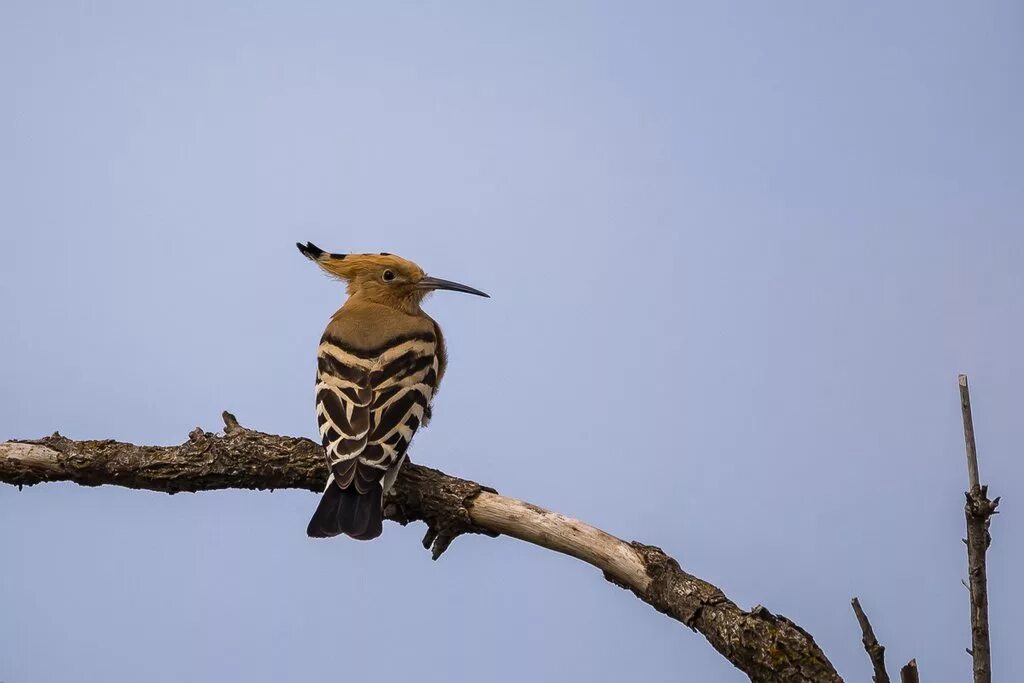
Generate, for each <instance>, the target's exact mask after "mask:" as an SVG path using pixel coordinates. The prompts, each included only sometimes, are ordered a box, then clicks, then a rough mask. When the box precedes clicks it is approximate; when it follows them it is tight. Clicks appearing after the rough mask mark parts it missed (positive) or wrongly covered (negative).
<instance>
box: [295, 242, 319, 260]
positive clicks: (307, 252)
mask: <svg viewBox="0 0 1024 683" xmlns="http://www.w3.org/2000/svg"><path fill="white" fill-rule="evenodd" d="M295 246H297V247H298V248H299V251H301V252H302V255H303V256H305V257H306V258H308V259H309V260H310V261H317V260H319V259H320V257H321V256H323V255H324V250H323V249H321V248H320V247H318V246H316V245H315V244H313V243H312V242H306V243H305V244H302V243H301V242H296V243H295Z"/></svg>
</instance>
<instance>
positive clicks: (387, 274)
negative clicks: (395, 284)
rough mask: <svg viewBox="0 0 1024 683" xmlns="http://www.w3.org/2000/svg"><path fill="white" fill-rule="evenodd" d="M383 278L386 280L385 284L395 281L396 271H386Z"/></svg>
mask: <svg viewBox="0 0 1024 683" xmlns="http://www.w3.org/2000/svg"><path fill="white" fill-rule="evenodd" d="M381 277H383V278H384V281H385V282H390V281H392V280H394V279H395V271H393V270H385V271H384V274H383V275H382V276H381Z"/></svg>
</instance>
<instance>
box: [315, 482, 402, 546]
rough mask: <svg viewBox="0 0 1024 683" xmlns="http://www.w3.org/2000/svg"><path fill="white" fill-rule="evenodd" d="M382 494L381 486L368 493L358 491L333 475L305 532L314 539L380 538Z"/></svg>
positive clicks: (367, 539) (381, 529) (365, 539)
mask: <svg viewBox="0 0 1024 683" xmlns="http://www.w3.org/2000/svg"><path fill="white" fill-rule="evenodd" d="M382 493H383V489H381V487H380V486H372V487H370V490H369V491H367V492H366V493H359V492H358V491H356V487H355V486H350V487H348V488H347V489H343V488H341V487H340V486H338V485H337V484H335V483H334V478H333V477H331V479H330V480H329V481H328V482H327V488H326V489H325V490H324V495H323V497H322V498H321V499H320V505H318V506H317V508H316V512H314V513H313V518H312V519H310V520H309V526H308V527H306V534H307V535H308V536H312V537H313V538H329V537H331V536H337V535H338V534H348V535H349V536H351V537H352V538H354V539H357V540H359V541H369V540H370V539H373V538H377V537H378V536H380V534H381V531H383V526H384V524H383V523H384V510H383V508H382V506H381V495H382Z"/></svg>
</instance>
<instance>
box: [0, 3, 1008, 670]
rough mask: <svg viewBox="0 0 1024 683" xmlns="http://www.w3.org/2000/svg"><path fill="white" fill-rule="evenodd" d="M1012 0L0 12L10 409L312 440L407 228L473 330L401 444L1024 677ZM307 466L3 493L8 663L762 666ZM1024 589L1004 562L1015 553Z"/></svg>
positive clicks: (404, 248)
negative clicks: (853, 605) (329, 491)
mask: <svg viewBox="0 0 1024 683" xmlns="http://www.w3.org/2000/svg"><path fill="white" fill-rule="evenodd" d="M1022 73H1024V10H1022V8H1021V5H1020V3H1015V2H1005V3H992V2H974V3H964V2H919V3H901V2H896V3H835V2H805V3H793V2H773V3H761V2H750V3H733V2H709V3H704V4H700V5H697V4H686V3H681V2H679V3H666V4H652V3H615V4H599V3H575V4H574V3H524V2H516V3H504V4H502V5H498V4H497V3H473V2H466V3H457V2H450V3H443V4H431V5H430V6H427V5H426V4H425V3H415V4H414V3H402V4H391V3H363V4H361V5H360V6H357V5H356V4H355V3H336V2H306V3H285V2H278V3H270V2H248V3H225V2H221V3H209V2H190V3H138V2H123V3H49V2H12V1H10V0H8V1H7V2H4V3H2V4H0V92H2V93H3V102H4V104H3V106H2V107H0V250H2V253H3V256H4V258H3V267H2V268H0V321H2V322H0V331H2V333H0V438H34V437H39V436H43V435H45V434H49V433H51V432H52V431H54V430H57V429H59V430H60V431H61V432H62V433H64V434H66V435H68V436H70V437H73V438H115V439H120V440H126V441H133V442H136V443H147V444H173V443H178V442H181V441H182V440H184V439H185V437H186V434H187V433H188V432H189V430H191V429H193V428H194V427H195V426H196V425H201V426H203V427H204V428H205V429H208V430H216V429H218V428H219V426H220V418H219V415H220V412H221V411H222V410H224V409H230V410H232V411H233V412H235V413H236V414H237V415H238V417H239V419H240V420H241V421H242V423H243V424H246V425H249V426H252V427H254V428H258V429H261V430H264V431H268V432H275V433H282V434H293V435H307V436H311V437H312V436H314V435H315V425H316V423H315V419H314V412H313V373H314V369H315V358H314V354H315V347H316V343H317V341H318V339H319V336H320V333H321V331H322V329H323V326H324V324H325V322H326V320H327V318H328V316H329V315H330V314H331V313H332V312H333V311H334V310H335V309H336V308H337V307H338V306H339V305H340V303H341V301H342V298H343V292H342V290H341V288H340V287H339V285H338V284H337V283H335V282H332V281H331V280H329V279H327V278H325V277H324V276H323V275H321V274H320V273H319V271H318V270H317V269H316V268H314V267H313V266H312V265H311V264H310V263H309V262H307V261H306V260H305V259H303V258H302V257H301V256H300V255H299V253H298V252H297V251H296V250H295V247H294V246H293V245H294V243H295V242H296V241H298V240H303V241H304V240H312V241H314V242H316V243H318V244H320V245H321V246H323V247H324V248H327V249H330V250H334V251H389V252H395V253H398V254H401V255H403V256H406V257H408V258H411V259H413V260H415V261H417V262H418V263H420V264H421V265H423V266H424V267H425V268H426V269H427V271H428V272H430V273H432V274H434V275H438V276H441V277H447V278H451V279H456V280H459V281H463V282H466V283H468V284H471V285H474V286H476V287H479V288H481V289H484V290H485V291H487V292H489V293H490V294H491V295H492V296H493V298H492V299H490V300H484V299H478V298H474V297H467V296H462V295H458V294H438V295H436V296H434V297H433V298H432V299H431V300H430V301H428V306H427V307H428V309H429V311H430V313H431V314H432V315H434V316H435V317H436V318H437V319H438V320H439V321H440V322H441V324H442V326H443V327H444V330H445V331H446V335H447V337H448V341H449V345H450V351H451V363H450V369H449V372H448V374H447V376H446V378H445V384H444V386H443V387H442V390H441V392H440V394H439V396H438V398H437V401H436V403H435V410H434V420H433V423H432V424H431V425H430V427H429V428H428V429H425V430H423V431H422V432H421V433H420V434H419V435H418V436H417V439H416V442H415V443H414V444H413V448H412V451H411V455H412V458H413V459H415V460H417V461H419V462H423V463H428V464H430V465H434V466H438V467H440V468H442V469H444V470H446V471H449V472H451V473H453V474H458V475H462V476H465V477H470V478H474V479H476V480H478V481H481V482H484V483H486V484H490V485H492V486H494V487H496V488H497V489H498V490H499V491H501V492H502V493H506V494H508V495H513V496H516V497H521V498H525V499H527V500H530V501H532V502H535V503H537V504H540V505H544V506H547V507H550V508H553V509H556V510H558V511H560V512H564V513H566V514H569V515H573V516H578V517H580V518H582V519H584V520H587V521H589V522H591V523H594V524H597V525H599V526H601V527H603V528H605V529H607V530H608V531H610V532H612V533H614V534H616V535H618V536H621V537H623V538H626V539H637V540H642V541H645V542H649V543H654V544H657V545H660V546H662V547H663V548H664V549H665V550H666V551H668V552H669V553H671V554H672V555H674V556H675V557H676V558H678V559H679V561H680V562H681V563H682V565H683V566H684V567H685V568H686V569H687V570H689V571H691V572H693V573H696V574H698V575H699V576H702V577H704V578H706V579H708V580H711V581H712V582H714V583H716V584H717V585H719V586H721V587H722V588H723V589H724V590H725V591H726V592H727V594H728V595H729V596H730V597H731V598H733V599H734V600H735V601H737V602H738V603H739V604H740V605H742V606H744V607H748V608H749V607H753V606H754V605H755V604H758V603H761V604H763V605H765V606H766V607H768V608H769V609H771V610H772V611H776V612H780V613H782V614H785V615H787V616H789V617H791V618H792V619H794V620H795V621H797V622H798V623H799V624H800V625H802V626H803V627H804V628H806V629H807V630H809V631H810V632H811V633H813V634H814V636H815V637H816V639H817V640H818V642H819V643H820V644H821V646H822V647H823V648H824V649H825V651H826V652H827V653H828V655H829V656H830V658H831V659H832V661H833V662H834V663H835V664H836V666H837V667H838V668H839V669H840V671H841V673H842V674H844V675H845V676H846V677H847V679H848V680H851V681H855V680H868V677H869V663H868V660H867V657H866V655H865V654H864V652H863V651H862V649H861V645H860V636H859V632H858V630H857V626H856V622H855V620H854V617H853V614H852V612H851V610H850V606H849V600H850V597H851V596H853V595H859V596H860V597H861V600H862V601H863V604H864V607H865V609H866V610H867V611H868V613H869V615H870V616H871V618H872V620H873V622H874V625H875V630H876V633H877V634H878V636H879V638H880V639H881V640H882V641H883V642H884V644H885V645H886V646H887V648H888V651H887V654H888V655H889V658H890V661H891V662H892V664H893V665H894V666H895V665H896V664H897V663H902V662H905V661H906V660H908V659H909V658H910V657H912V656H915V657H917V658H918V661H919V662H920V664H921V668H922V670H923V675H924V678H925V679H927V680H929V681H931V682H933V683H934V682H938V681H963V680H967V679H968V677H969V673H968V672H969V666H970V661H969V658H968V657H967V655H966V654H965V653H964V648H965V647H966V646H968V645H969V643H970V634H969V623H968V597H967V593H966V591H965V590H964V589H963V587H962V586H961V584H960V580H961V578H962V577H963V576H964V575H965V565H966V560H965V553H964V547H963V545H962V543H961V542H960V538H961V536H962V534H963V513H962V507H963V505H962V502H963V496H962V491H963V490H964V488H965V486H966V471H965V465H964V457H963V442H962V431H961V425H960V414H959V404H958V399H957V388H956V374H957V372H959V371H965V372H968V373H970V377H971V383H972V389H973V398H974V407H975V421H976V427H977V431H978V446H979V450H980V453H981V458H982V460H981V469H982V477H983V479H984V480H986V481H988V482H990V483H991V485H992V489H993V491H994V493H995V494H1001V495H1003V496H1004V497H1005V503H1004V508H1003V514H1001V515H999V516H998V517H997V518H996V519H995V522H994V537H995V541H994V544H993V546H992V549H991V552H990V553H989V558H990V565H989V567H990V589H991V599H992V610H991V619H992V625H993V649H994V668H995V672H996V678H997V679H998V680H1002V681H1013V680H1024V651H1022V650H1021V648H1020V632H1019V630H1017V629H1019V616H1020V613H1021V611H1022V610H1024V586H1022V584H1021V582H1020V580H1019V578H1020V576H1022V575H1024V547H1022V544H1021V542H1020V539H1021V538H1024V515H1022V514H1021V504H1022V501H1024V481H1022V478H1024V465H1022V463H1021V448H1022V447H1024V418H1022V405H1024V356H1022V352H1021V351H1022V348H1024V296H1022V295H1024V268H1022V264H1024V218H1022V215H1024V213H1022V208H1024V207H1022V203H1024V135H1022V130H1021V121H1022V120H1024V106H1022V104H1024V91H1022V80H1021V78H1022V77H1021V74H1022ZM316 501H317V496H316V495H315V494H313V493H307V492H301V491H278V492H274V493H269V492H262V493H257V492H230V491H229V492H218V493H204V494H196V495H191V494H182V495H176V496H167V495H163V494H157V493H148V492H139V491H129V490H123V489H117V488H100V489H86V488H78V487H75V486H72V485H50V486H41V487H35V488H31V489H26V490H24V491H21V492H19V491H17V490H16V489H14V488H11V487H2V488H0V548H2V550H0V680H2V681H5V682H6V683H34V682H36V681H66V680H77V681H88V680H108V681H129V680H148V681H179V680H196V681H223V680H247V681H282V680H289V679H291V680H324V681H354V680H378V681H379V680H416V681H420V682H429V681H439V682H440V681H459V680H489V681H496V682H498V683H502V682H506V681H521V680H538V681H556V680H589V681H599V682H603V681H621V680H626V679H629V680H645V681H679V680H693V681H741V680H744V678H743V676H742V675H741V674H739V673H738V672H737V671H735V670H734V669H732V668H731V666H730V665H729V664H728V663H727V662H726V661H725V660H723V659H722V658H721V657H719V655H718V654H717V653H715V652H714V651H713V650H712V649H711V648H710V647H709V646H708V645H707V643H706V642H705V641H704V640H703V638H701V637H700V636H699V635H696V634H694V633H691V632H689V631H688V630H686V629H685V628H682V627H681V626H680V625H679V624H677V623H675V622H673V621H670V620H668V619H667V618H665V617H663V616H662V615H659V614H657V613H655V612H654V611H652V610H651V609H650V608H649V607H647V606H646V605H644V604H642V603H640V602H639V601H637V600H635V599H634V598H633V597H632V596H631V595H629V594H628V593H626V592H623V591H621V590H619V589H617V588H614V587H613V586H611V585H610V584H608V583H606V582H605V581H604V580H603V579H602V577H601V575H600V574H599V573H598V572H597V571H595V570H593V569H591V568H590V567H588V566H585V565H583V564H581V563H579V562H576V561H573V560H570V559H568V558H565V557H562V556H559V555H555V554H553V553H551V552H548V551H545V550H542V549H539V548H535V547H531V546H526V545H524V544H521V543H518V542H515V541H512V540H509V539H498V540H491V539H485V538H462V539H459V540H458V541H457V542H456V543H455V545H454V546H453V547H452V548H451V549H450V550H449V551H448V553H447V554H446V555H445V556H444V557H443V558H442V559H441V560H440V561H439V562H437V563H433V562H431V561H430V558H429V555H428V554H427V553H426V552H424V551H423V550H422V549H421V548H420V546H419V540H420V537H421V535H422V532H423V528H422V526H421V525H420V526H413V527H409V528H401V527H398V526H397V525H394V524H388V525H387V526H386V527H385V533H384V536H383V537H382V538H381V539H380V540H378V541H375V542H373V543H372V544H360V543H355V542H346V541H345V540H340V539H339V540H336V541H328V542H323V541H320V542H317V541H312V540H309V539H307V538H306V536H305V533H304V532H305V526H306V522H307V520H308V518H309V516H310V514H311V513H312V510H313V508H314V507H315V505H316ZM1013 577H1017V578H1016V579H1014V578H1013Z"/></svg>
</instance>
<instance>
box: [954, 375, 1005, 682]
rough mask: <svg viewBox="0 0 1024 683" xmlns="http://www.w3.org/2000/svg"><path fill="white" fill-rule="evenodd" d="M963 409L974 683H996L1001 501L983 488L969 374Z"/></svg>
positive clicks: (962, 397)
mask: <svg viewBox="0 0 1024 683" xmlns="http://www.w3.org/2000/svg"><path fill="white" fill-rule="evenodd" d="M957 380H958V382H959V384H960V410H961V413H962V414H963V419H964V443H965V444H966V446H967V482H968V485H969V486H970V489H969V490H968V491H967V492H966V493H965V494H964V495H965V496H966V497H967V502H966V504H965V505H964V516H965V517H966V518H967V539H966V541H965V543H966V544H967V574H968V576H969V577H970V589H971V649H970V654H971V657H972V658H973V660H974V683H991V682H992V652H991V648H990V644H989V628H988V570H987V568H986V565H985V553H986V552H987V551H988V546H989V544H991V543H992V536H991V535H990V534H989V522H990V521H991V517H992V515H994V514H996V507H997V506H998V505H999V498H996V499H995V500H989V497H988V487H987V486H982V484H981V480H980V477H979V474H978V447H977V445H976V444H975V442H974V418H973V416H972V415H971V390H970V387H968V385H967V375H959V376H958V377H957Z"/></svg>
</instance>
